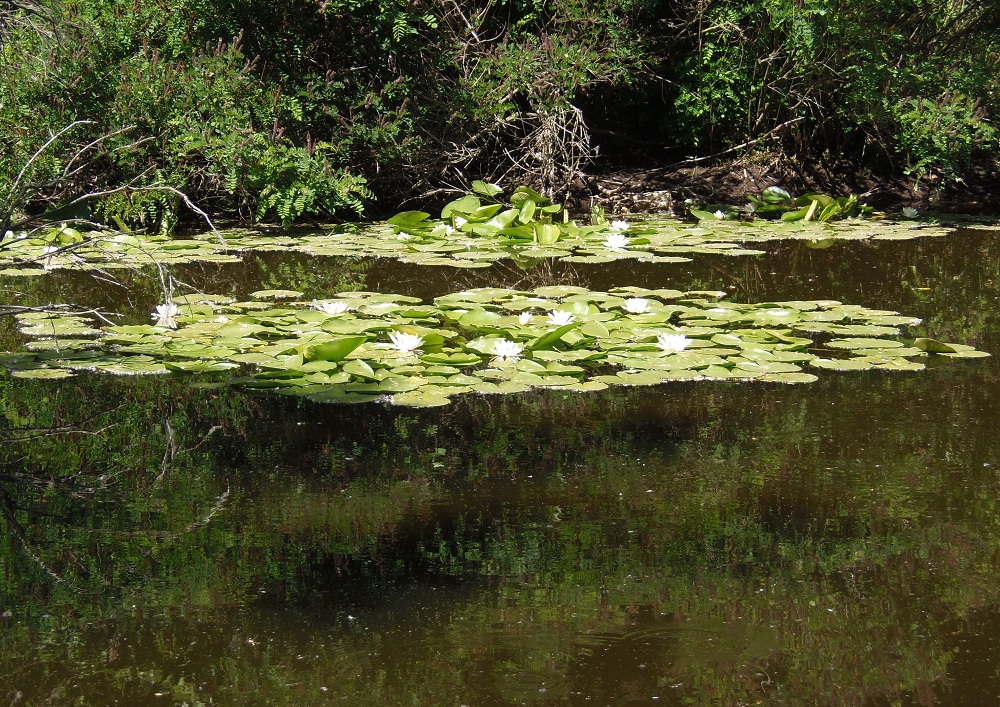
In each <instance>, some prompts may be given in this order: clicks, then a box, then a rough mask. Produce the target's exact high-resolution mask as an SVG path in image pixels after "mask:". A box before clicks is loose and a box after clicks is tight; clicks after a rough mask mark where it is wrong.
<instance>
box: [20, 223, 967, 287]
mask: <svg viewBox="0 0 1000 707" xmlns="http://www.w3.org/2000/svg"><path fill="white" fill-rule="evenodd" d="M408 213H422V212H408ZM424 215H425V216H426V214H424ZM613 223H616V224H617V223H622V222H613ZM482 226H483V224H471V225H470V224H465V225H464V226H462V228H459V229H455V228H452V227H451V226H449V225H447V224H445V223H444V222H440V223H439V222H430V221H426V220H422V221H419V222H416V223H413V224H410V225H406V224H405V223H404V224H403V225H402V226H399V225H396V226H392V225H388V224H375V225H369V226H364V227H361V226H351V227H341V228H339V229H335V230H333V231H330V232H326V233H321V234H312V235H301V236H294V235H281V234H278V235H268V234H266V233H261V232H258V231H252V230H246V229H240V230H232V231H227V232H224V233H223V234H222V236H223V240H224V241H225V245H223V243H222V242H220V239H219V238H218V237H217V236H216V235H214V234H203V235H201V236H198V237H195V238H191V239H170V238H166V237H156V236H151V237H146V236H136V235H130V234H120V233H119V234H96V233H90V234H87V235H86V236H85V237H84V240H82V241H81V242H78V243H72V244H68V245H65V246H60V247H57V246H53V245H52V243H51V242H50V240H47V239H45V238H22V239H19V240H12V241H8V242H6V243H4V244H3V247H2V248H0V275H8V276H28V275H40V274H44V273H45V272H48V271H51V270H57V269H60V268H68V267H69V268H76V269H101V270H111V269H115V268H135V267H142V266H145V265H149V264H151V263H152V262H157V263H161V264H165V265H169V264H181V263H189V262H196V261H197V262H239V261H240V259H241V258H240V254H241V253H244V252H248V251H268V250H277V251H298V252H303V253H308V254H310V255H320V256H370V257H390V258H398V259H399V260H402V261H404V262H407V263H413V264H416V265H445V266H449V267H456V268H485V267H489V266H490V264H491V263H493V262H494V261H497V260H502V259H513V260H515V261H518V262H521V263H526V264H531V263H533V262H536V261H539V260H543V259H546V258H559V259H562V260H565V261H567V262H575V263H607V262H611V261H615V260H621V259H623V258H634V259H638V260H641V261H643V262H654V263H677V262H688V261H690V260H691V256H693V255H696V254H703V255H704V254H711V255H730V256H736V255H759V254H761V251H760V250H755V249H753V248H752V247H751V246H752V245H754V244H759V243H763V242H766V241H771V240H778V239H798V240H804V241H806V242H807V244H809V245H811V246H814V247H827V246H829V245H832V244H833V243H835V242H836V241H838V240H864V239H876V240H902V239H910V238H917V237H926V236H942V235H945V234H947V233H949V232H950V231H951V229H950V228H948V227H945V226H941V225H937V224H932V223H922V222H916V221H903V222H895V221H888V220H872V219H846V220H843V221H836V222H829V223H817V222H813V221H794V222H784V221H767V220H764V219H758V220H756V221H753V222H740V221H733V220H702V221H700V222H698V223H696V224H695V223H688V222H684V221H679V220H676V219H665V220H660V221H650V222H645V223H641V224H631V225H626V226H625V228H624V229H621V228H615V227H613V226H612V225H607V224H604V225H599V226H576V225H575V224H572V223H569V224H559V225H558V228H556V227H555V226H553V227H552V228H554V229H555V230H553V231H552V232H551V233H550V234H549V235H548V236H546V232H544V231H542V232H541V233H542V240H544V241H546V243H544V244H543V243H540V242H539V235H538V233H536V232H534V231H532V230H531V229H527V228H520V229H519V228H517V227H507V228H505V229H501V230H500V231H495V229H494V231H493V232H490V231H483V230H482V228H481V227H482ZM463 229H476V230H478V231H480V232H478V233H477V232H476V230H463ZM553 239H554V240H553ZM548 241H551V242H548Z"/></svg>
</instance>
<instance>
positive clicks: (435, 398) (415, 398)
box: [391, 390, 451, 408]
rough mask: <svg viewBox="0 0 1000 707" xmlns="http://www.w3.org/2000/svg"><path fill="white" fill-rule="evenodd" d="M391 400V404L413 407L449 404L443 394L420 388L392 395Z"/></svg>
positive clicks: (448, 400) (449, 401)
mask: <svg viewBox="0 0 1000 707" xmlns="http://www.w3.org/2000/svg"><path fill="white" fill-rule="evenodd" d="M391 402H392V404H393V405H399V406H402V407H414V408H418V407H419V408H428V407H441V406H443V405H449V404H451V400H450V399H449V398H447V397H445V396H443V395H435V394H433V393H428V392H424V391H422V390H415V391H411V392H408V393H399V394H397V395H393V396H392V399H391Z"/></svg>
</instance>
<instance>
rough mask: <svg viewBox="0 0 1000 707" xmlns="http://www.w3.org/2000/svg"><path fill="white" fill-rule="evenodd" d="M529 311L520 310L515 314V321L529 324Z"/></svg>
mask: <svg viewBox="0 0 1000 707" xmlns="http://www.w3.org/2000/svg"><path fill="white" fill-rule="evenodd" d="M531 316H532V315H531V312H527V311H526V312H521V313H520V314H518V315H517V321H518V323H520V324H530V323H531Z"/></svg>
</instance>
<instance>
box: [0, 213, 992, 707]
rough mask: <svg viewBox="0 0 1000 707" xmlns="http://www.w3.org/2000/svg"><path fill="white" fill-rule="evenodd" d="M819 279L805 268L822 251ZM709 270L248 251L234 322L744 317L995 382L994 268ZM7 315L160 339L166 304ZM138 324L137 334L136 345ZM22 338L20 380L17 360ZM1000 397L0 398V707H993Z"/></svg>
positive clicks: (925, 261) (78, 391) (67, 285)
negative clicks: (58, 317) (83, 323)
mask: <svg viewBox="0 0 1000 707" xmlns="http://www.w3.org/2000/svg"><path fill="white" fill-rule="evenodd" d="M812 245H814V244H812ZM824 245H827V246H829V247H824V248H815V247H809V246H810V244H809V243H806V242H803V241H789V240H774V241H768V242H766V243H761V244H754V247H755V248H759V249H760V250H762V251H764V253H763V254H762V255H748V256H742V257H737V258H731V257H723V256H719V255H713V254H710V253H695V254H692V255H691V262H687V263H673V262H641V261H639V260H636V259H623V260H615V261H613V262H606V263H601V262H594V263H589V262H565V261H559V260H543V261H541V262H538V263H536V264H534V265H533V266H532V267H517V266H515V265H513V264H510V263H508V262H505V261H500V262H497V263H493V264H492V265H490V267H483V268H476V269H462V270H455V269H450V268H446V267H427V266H424V265H419V264H412V263H401V262H399V261H397V260H394V259H389V258H380V259H373V258H365V257H322V256H315V255H310V254H306V253H301V252H280V251H267V252H260V253H255V252H250V253H247V254H245V255H244V256H243V262H240V263H231V262H207V263H206V262H194V263H187V264H181V265H176V266H173V270H172V272H173V274H174V276H175V277H176V279H177V281H178V282H183V283H187V284H189V285H191V286H193V287H196V288H198V289H200V290H203V291H205V292H214V293H220V294H226V295H231V296H232V297H235V298H247V297H249V295H250V293H252V292H254V291H257V290H261V289H280V288H289V287H294V288H295V289H297V290H299V291H301V292H302V293H303V297H306V298H325V297H329V296H332V295H333V294H334V293H337V292H345V291H351V290H358V291H369V292H392V293H398V294H400V295H405V296H412V297H416V298H419V299H420V300H421V301H422V302H431V301H432V300H433V299H434V298H437V297H442V296H444V295H448V294H449V293H454V292H456V291H459V290H466V289H469V288H482V287H499V288H517V289H520V290H526V289H533V288H536V287H539V286H553V285H573V286H576V287H579V288H587V289H588V290H590V291H593V292H608V291H611V290H613V289H614V288H619V287H625V286H630V287H640V288H650V289H657V288H670V289H674V290H679V291H682V292H687V291H700V290H725V291H726V292H727V293H728V300H731V301H733V302H782V301H799V300H813V299H816V298H825V299H831V300H838V301H841V302H845V303H850V304H855V305H861V306H864V307H870V308H877V309H880V310H883V309H884V310H893V311H897V312H900V313H903V314H905V315H907V316H912V317H919V318H921V319H923V323H922V324H920V325H917V326H913V327H909V328H907V330H906V332H907V333H906V336H907V337H909V338H911V339H912V337H917V336H924V337H932V338H934V339H937V340H940V341H948V342H954V343H957V344H964V345H969V346H974V347H975V348H976V349H979V350H981V351H985V352H990V353H993V354H996V353H997V352H998V351H1000V319H998V315H997V312H998V311H1000V308H998V298H1000V234H998V233H997V232H996V231H990V230H977V229H958V230H955V231H953V232H951V233H949V235H947V236H943V237H937V238H918V239H913V240H899V241H895V240H884V241H872V240H850V241H843V242H841V241H837V242H835V243H832V244H824ZM117 281H118V283H119V284H111V283H109V282H108V281H107V280H102V279H100V278H97V279H95V278H94V277H93V276H92V275H91V274H87V273H79V272H73V271H71V270H67V271H59V272H54V273H50V274H48V275H46V276H45V277H38V278H30V279H14V278H10V279H7V280H5V281H4V284H3V287H4V292H5V293H6V294H5V295H4V296H5V298H6V300H7V301H8V302H11V301H13V302H18V303H21V304H43V303H51V302H75V303H80V304H83V305H85V306H87V307H101V308H105V309H110V310H112V311H122V312H126V311H128V312H138V313H139V315H136V316H133V321H135V322H138V321H139V320H140V319H143V318H145V317H148V314H147V313H148V312H150V311H152V309H153V307H154V306H155V305H156V304H157V303H159V302H160V301H161V300H162V294H161V291H160V283H159V280H158V278H157V277H156V271H155V270H154V271H145V272H132V271H127V272H124V273H123V274H121V275H118V276H117ZM147 321H148V320H147ZM16 324H17V323H16V322H15V321H14V320H13V318H12V317H6V318H4V319H3V320H2V321H0V327H2V331H0V336H2V337H3V343H4V346H2V347H0V348H2V349H3V350H11V349H13V348H16V347H18V346H20V345H21V343H22V341H23V337H21V335H20V334H19V333H18V330H17V326H16ZM998 374H1000V369H998V363H997V358H996V357H995V355H994V356H993V357H990V358H976V359H969V360H961V359H950V358H946V357H930V358H929V360H928V361H927V367H926V369H925V370H920V371H904V370H857V371H850V370H849V371H832V370H819V371H816V377H817V380H816V381H815V382H812V383H807V384H803V385H786V384H781V383H776V382H766V381H761V380H754V381H731V380H697V381H693V380H676V381H668V382H665V383H661V384H659V385H652V386H639V387H631V386H611V387H609V388H607V389H604V390H593V391H586V390H580V391H576V390H563V389H558V388H532V389H530V390H527V391H525V392H520V393H516V394H506V395H482V394H478V393H475V392H471V393H468V394H463V395H456V396H454V397H452V398H451V399H450V402H449V404H447V405H442V406H440V407H430V408H413V407H400V406H394V405H389V404H386V403H384V402H370V403H365V404H360V405H339V404H330V403H318V402H313V401H312V400H309V399H307V398H304V397H298V396H285V395H275V394H272V393H268V392H266V391H265V392H261V391H257V390H253V389H246V388H234V387H230V386H225V385H220V382H221V381H222V380H223V378H222V377H221V376H222V375H223V374H209V375H170V376H140V377H116V376H110V375H99V374H87V373H81V374H78V375H75V376H73V377H71V378H65V379H62V380H32V379H25V378H18V377H12V376H11V375H9V374H8V373H6V372H0V414H2V416H0V435H2V438H0V439H2V446H0V512H2V516H0V525H2V527H3V528H4V531H5V532H4V534H3V535H2V537H0V572H2V575H0V576H2V578H3V580H2V582H0V629H2V630H0V700H6V701H7V702H11V703H13V704H81V703H82V704H128V705H132V704H189V705H196V704H240V705H257V704H259V705H270V704H278V705H285V704H287V705H312V704H316V705H321V704H350V705H403V704H416V705H462V704H464V705H470V706H479V705H522V704H528V705H578V704H579V705H583V704H594V705H686V704H722V705H738V704H775V705H783V704H788V705H792V704H796V705H797V704H815V705H897V704H900V705H930V704H946V705H969V704H992V703H996V702H998V701H1000V639H998V638H997V637H998V636H1000V580H998V579H997V577H998V572H997V570H998V563H1000V502H998V498H1000V493H998V492H1000V436H998V435H997V434H996V433H995V430H994V428H993V423H994V421H995V420H996V419H998V416H1000V376H998Z"/></svg>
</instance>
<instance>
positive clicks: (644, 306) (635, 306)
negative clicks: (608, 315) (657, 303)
mask: <svg viewBox="0 0 1000 707" xmlns="http://www.w3.org/2000/svg"><path fill="white" fill-rule="evenodd" d="M622 309H624V310H625V311H626V312H628V313H629V314H642V313H643V312H648V311H649V300H648V299H645V298H644V297H630V298H629V299H627V300H625V303H624V304H623V305H622Z"/></svg>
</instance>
